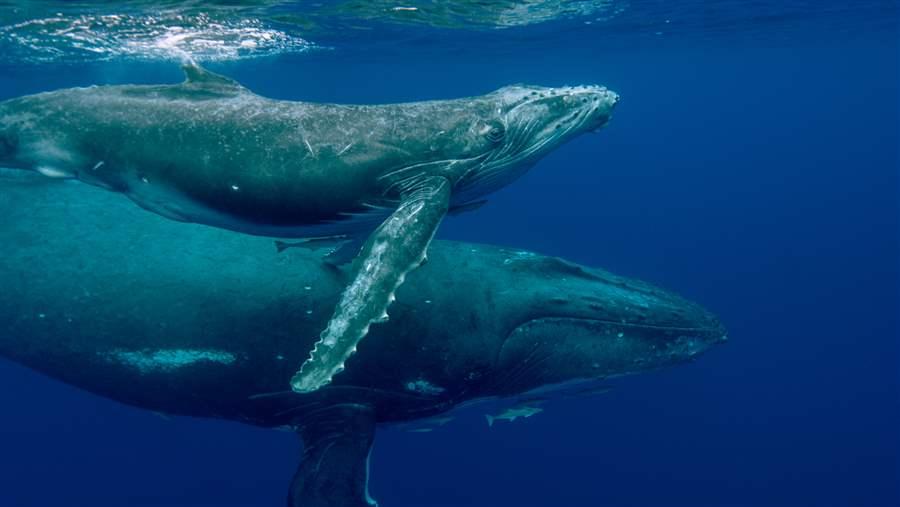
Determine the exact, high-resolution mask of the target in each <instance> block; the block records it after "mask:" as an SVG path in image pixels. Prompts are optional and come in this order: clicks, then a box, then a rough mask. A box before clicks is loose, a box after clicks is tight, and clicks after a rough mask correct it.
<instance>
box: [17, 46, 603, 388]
mask: <svg viewBox="0 0 900 507" xmlns="http://www.w3.org/2000/svg"><path fill="white" fill-rule="evenodd" d="M184 69H185V73H186V75H187V79H186V81H184V82H183V83H180V84H176V85H154V86H148V85H120V86H102V87H90V88H72V89H65V90H58V91H54V92H48V93H41V94H37V95H31V96H26V97H21V98H17V99H12V100H8V101H5V102H3V103H0V166H6V167H16V168H22V169H30V170H35V171H39V172H41V173H43V174H45V175H48V176H56V177H71V178H77V179H79V180H81V181H83V182H87V183H90V184H94V185H97V186H101V187H104V188H107V189H110V190H113V191H116V192H120V193H122V194H124V195H127V196H128V197H129V198H131V199H132V200H133V201H134V202H136V203H137V204H139V205H140V206H142V207H144V208H146V209H148V210H151V211H153V212H155V213H157V214H160V215H162V216H165V217H168V218H171V219H175V220H179V221H186V222H196V223H200V224H206V225H211V226H216V227H221V228H225V229H231V230H235V231H241V232H245V233H250V234H256V235H266V236H280V237H286V236H293V237H316V236H323V235H345V236H351V237H354V238H355V240H354V241H352V242H351V243H350V244H349V246H347V248H348V249H349V250H350V252H349V253H350V255H351V257H350V258H352V256H355V257H356V259H357V261H356V262H355V263H354V267H353V274H352V276H350V277H348V282H347V287H346V288H345V290H344V291H343V293H342V297H341V298H339V299H338V300H337V301H336V303H335V310H334V314H333V316H332V318H331V319H329V320H328V321H327V322H326V325H325V326H323V327H324V331H322V333H321V335H320V339H319V340H318V341H316V342H315V343H314V344H310V345H311V346H310V348H311V350H312V354H311V356H310V357H308V358H307V359H306V360H305V361H304V362H303V365H302V367H301V370H300V371H299V372H298V373H297V375H296V376H295V377H294V378H293V379H292V381H291V385H292V387H293V389H294V390H297V391H312V390H315V389H318V388H319V387H321V386H323V385H325V384H327V383H328V382H330V381H331V379H332V377H333V376H334V375H335V374H337V373H338V372H340V371H342V370H343V368H344V363H345V361H346V359H347V358H348V357H349V356H350V355H351V354H352V353H353V352H354V351H355V347H356V345H357V344H358V343H359V341H360V340H361V339H362V338H363V337H364V336H365V335H366V333H367V332H368V329H369V326H370V325H371V324H373V323H376V322H379V321H381V320H383V319H386V318H388V314H387V310H388V308H389V306H390V304H391V302H392V301H393V299H394V297H395V294H394V293H395V291H396V289H397V287H399V286H400V284H401V283H403V280H404V278H405V276H406V275H407V273H409V272H410V271H411V270H413V269H415V268H416V267H417V266H418V265H420V264H421V263H422V262H423V261H424V259H425V255H426V250H427V247H428V244H429V242H430V241H431V238H432V237H433V236H434V232H435V230H436V229H437V228H438V226H439V224H440V222H441V220H442V219H443V217H444V215H445V214H446V213H447V212H448V210H453V209H457V210H465V209H469V208H472V207H476V206H474V205H473V203H476V202H477V201H478V199H480V198H481V197H483V196H484V195H486V194H488V193H490V192H492V191H494V190H496V189H498V188H500V187H502V186H504V185H506V184H507V183H509V182H510V181H512V180H514V179H515V178H517V177H518V176H519V175H521V174H522V173H524V172H525V171H526V170H527V169H528V168H529V167H531V166H532V165H533V164H534V163H535V162H536V161H537V160H538V159H540V158H541V157H542V156H543V155H545V154H546V153H548V152H550V151H551V150H553V149H554V148H556V147H557V146H559V145H560V144H562V143H564V142H566V141H567V140H569V139H572V138H573V137H575V136H577V135H579V134H582V133H584V132H588V131H591V130H596V129H599V128H601V127H602V126H604V125H605V124H606V123H607V122H608V121H609V119H610V116H611V114H612V110H613V108H614V107H615V105H616V103H617V101H618V95H616V94H615V93H613V92H611V91H609V90H607V89H606V88H603V87H599V86H578V87H562V88H545V87H537V86H508V87H505V88H501V89H499V90H497V91H495V92H493V93H490V94H487V95H484V96H480V97H470V98H465V99H456V100H436V101H426V102H415V103H406V104H386V105H337V104H312V103H304V102H294V101H282V100H273V99H269V98H266V97H262V96H259V95H256V94H254V93H252V92H250V91H249V90H247V89H246V88H244V87H243V86H241V85H240V84H238V83H237V82H235V81H233V80H231V79H229V78H227V77H224V76H220V75H217V74H213V73H211V72H208V71H207V70H205V69H202V68H200V67H198V66H196V65H193V64H188V65H185V67H184Z"/></svg>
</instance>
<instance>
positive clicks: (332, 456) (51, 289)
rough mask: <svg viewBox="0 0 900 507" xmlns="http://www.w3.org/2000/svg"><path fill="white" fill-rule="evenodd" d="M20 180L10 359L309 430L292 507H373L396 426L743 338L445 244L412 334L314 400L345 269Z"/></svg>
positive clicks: (2, 333)
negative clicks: (305, 376)
mask: <svg viewBox="0 0 900 507" xmlns="http://www.w3.org/2000/svg"><path fill="white" fill-rule="evenodd" d="M22 175H28V173H16V172H10V171H0V216H3V217H4V219H3V220H2V221H0V243H2V244H4V245H7V249H6V251H5V253H4V262H2V263H0V284H2V287H3V290H0V356H2V357H5V358H8V359H10V360H12V361H16V362H18V363H21V364H23V365H26V366H28V367H31V368H33V369H35V370H38V371H40V372H43V373H45V374H47V375H49V376H51V377H54V378H57V379H60V380H62V381H64V382H66V383H68V384H71V385H74V386H77V387H80V388H82V389H86V390H89V391H91V392H94V393H96V394H99V395H101V396H105V397H108V398H111V399H114V400H118V401H119V402H122V403H127V404H130V405H134V406H138V407H143V408H145V409H148V410H153V411H156V412H160V413H165V414H177V415H187V416H196V417H215V418H224V419H229V420H234V421H240V422H243V423H247V424H253V425H258V426H263V427H288V428H292V429H294V430H296V431H297V433H298V434H299V435H300V436H301V437H302V439H303V440H304V444H305V447H304V457H303V460H302V461H301V464H300V468H299V470H298V472H297V474H296V476H295V478H294V480H293V482H292V484H291V486H290V495H289V505H290V506H292V507H300V506H304V507H338V506H340V507H348V506H351V507H352V506H365V505H371V502H370V499H369V497H368V493H367V489H366V485H367V480H368V467H367V460H368V455H369V450H370V446H371V445H372V441H373V438H374V429H375V427H376V425H378V424H385V423H397V422H403V421H418V420H425V419H433V420H437V419H434V418H435V417H436V416H439V415H440V414H443V413H445V412H447V411H448V410H451V409H453V408H454V407H457V406H459V405H461V404H464V403H468V402H471V401H473V400H478V399H482V398H490V397H510V396H517V395H520V394H523V393H528V392H529V391H534V390H535V389H541V388H544V389H546V388H547V386H556V385H559V384H561V383H566V382H570V381H575V380H581V381H585V382H590V381H591V380H598V379H603V378H608V377H615V376H618V375H624V374H629V373H637V372H641V371H646V370H652V369H656V368H661V367H665V366H669V365H675V364H679V363H682V362H684V361H687V360H690V359H693V358H695V357H697V355H699V354H700V353H702V352H704V351H706V350H707V349H709V348H710V347H711V346H713V345H714V344H716V343H719V342H720V341H721V340H722V339H723V338H724V336H725V331H724V330H723V328H722V326H721V324H720V323H719V321H718V320H717V319H716V318H715V316H713V315H712V314H710V313H709V312H707V311H706V310H704V309H703V308H701V307H700V306H698V305H696V304H694V303H691V302H689V301H686V300H684V299H682V298H680V297H678V296H676V295H674V294H672V293H670V292H667V291H663V290H661V289H658V288H656V287H653V286H652V285H649V284H646V283H643V282H639V281H636V280H630V279H627V278H622V277H619V276H615V275H613V274H610V273H607V272H605V271H602V270H598V269H590V268H586V267H582V266H579V265H577V264H572V263H569V262H566V261H563V260H560V259H556V258H550V257H544V256H541V255H537V254H533V253H529V252H524V251H519V250H513V249H505V248H498V247H492V246H486V245H472V244H464V243H451V242H443V241H436V242H435V243H434V245H432V247H431V251H432V252H431V255H430V260H429V262H428V263H427V264H426V265H424V266H423V267H422V268H421V269H419V270H417V271H415V272H413V273H411V274H410V276H409V279H408V280H407V282H406V283H405V284H404V285H403V286H402V287H401V288H400V289H399V290H398V293H397V302H396V303H395V313H396V318H392V319H391V320H389V321H388V322H385V323H384V324H383V325H379V326H374V327H373V328H372V333H371V335H370V337H369V338H368V339H367V340H365V341H364V342H363V343H361V344H360V347H359V351H358V353H357V354H355V355H354V356H353V357H351V358H350V359H349V361H348V362H349V366H350V367H348V368H347V370H346V371H345V372H344V373H343V374H342V375H340V376H337V377H335V380H334V382H332V383H330V384H329V385H327V386H324V387H323V388H322V389H318V390H316V391H314V392H309V393H297V392H294V391H293V390H290V389H287V385H286V382H287V380H288V379H290V377H291V376H292V375H293V373H294V368H293V365H294V364H295V362H296V361H298V360H299V359H300V358H302V357H304V356H305V355H306V354H307V353H308V348H309V347H310V346H311V344H312V341H313V340H315V336H314V333H313V331H315V330H316V329H318V328H320V327H321V326H322V325H324V323H325V322H326V321H327V319H328V317H329V314H330V307H331V306H332V305H334V303H335V301H336V300H337V299H338V298H339V297H340V294H341V290H342V288H343V286H344V284H345V283H346V282H345V279H346V277H347V276H349V273H348V272H347V269H343V270H335V269H332V268H329V267H327V266H326V265H325V264H323V263H322V262H321V261H320V259H319V258H318V257H316V256H315V255H313V254H312V253H311V252H308V251H305V250H299V249H291V250H288V251H285V252H283V253H281V254H279V253H277V252H276V251H275V249H273V248H272V245H271V242H270V241H269V240H266V239H263V238H254V237H251V236H246V235H235V234H229V233H227V232H226V231H221V230H217V229H211V228H204V227H201V226H196V225H183V224H175V223H173V222H171V221H168V220H165V219H162V218H159V217H157V216H154V215H152V214H149V213H144V212H142V211H140V210H137V209H136V208H134V207H133V206H131V205H129V204H128V203H127V202H125V201H124V200H122V199H118V198H117V197H116V196H114V195H112V194H109V193H107V192H102V191H99V190H91V189H84V188H78V187H79V185H78V184H76V183H73V182H60V181H55V180H47V179H45V178H40V177H37V176H36V175H33V176H34V177H32V178H28V177H25V178H23V177H22ZM7 176H8V177H7ZM285 280H292V281H297V282H298V283H299V284H300V285H301V290H300V294H299V295H298V293H297V291H296V290H295V288H294V284H293V283H286V282H285ZM297 330H300V331H301V332H300V333H299V336H302V337H303V336H305V337H308V338H307V339H306V341H303V340H298V339H297V338H296V337H297V336H298V334H297ZM541 396H542V397H543V396H546V394H543V393H542V394H541ZM0 459H2V457H0ZM98 487H100V485H98Z"/></svg>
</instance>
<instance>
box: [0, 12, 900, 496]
mask: <svg viewBox="0 0 900 507" xmlns="http://www.w3.org/2000/svg"><path fill="white" fill-rule="evenodd" d="M754 3H755V2H747V3H745V4H741V3H739V2H729V3H723V4H722V5H724V6H725V7H723V9H725V10H726V12H727V13H728V14H729V15H730V16H731V18H728V19H737V20H743V21H735V22H733V23H732V24H730V25H729V24H727V23H725V24H724V26H721V24H716V23H713V22H712V21H708V22H707V23H706V24H704V22H703V19H704V18H703V16H702V15H700V16H699V17H695V18H694V19H695V20H697V19H699V21H697V22H696V23H695V24H693V25H689V26H686V27H684V28H682V29H681V30H680V31H678V32H677V33H674V34H672V35H669V34H666V33H663V34H661V35H656V31H657V29H656V26H655V25H653V23H650V21H653V20H654V19H655V17H654V12H655V11H654V8H655V7H658V8H659V9H660V11H659V12H660V17H665V16H671V17H673V19H677V16H678V14H679V12H685V13H687V12H688V11H690V12H694V11H696V10H701V11H702V10H703V6H702V4H690V3H688V2H684V5H683V6H679V2H671V3H667V4H666V6H665V11H663V10H662V3H659V4H657V3H654V2H645V3H638V2H635V3H634V4H635V5H634V8H635V9H637V10H638V12H639V13H640V16H638V15H636V14H631V16H632V18H626V19H633V18H637V19H638V21H640V20H644V21H645V23H643V24H641V23H638V22H637V21H633V22H632V21H629V23H625V22H620V23H618V24H616V22H615V20H613V21H611V22H610V23H611V25H610V26H611V27H612V28H611V29H610V30H609V31H604V30H603V29H602V28H601V27H599V26H602V23H600V22H598V23H597V24H592V25H589V26H588V28H585V26H586V25H583V23H582V22H581V20H577V21H566V22H562V21H560V22H555V24H554V22H551V23H550V24H549V25H536V26H535V27H526V28H521V29H513V30H512V31H478V32H475V33H471V34H470V35H469V36H467V35H465V33H466V32H465V31H463V32H460V31H459V30H458V29H436V28H434V29H429V28H409V29H408V30H409V32H408V33H411V34H413V35H411V36H410V38H409V40H405V39H404V38H403V37H400V36H397V35H396V34H397V33H400V34H403V33H407V32H404V31H403V29H402V28H397V27H394V28H392V29H390V30H394V32H390V36H385V37H384V38H383V40H377V39H378V37H377V36H376V35H371V34H368V35H365V36H349V35H348V36H347V37H346V38H345V39H341V38H340V37H338V36H334V35H330V36H326V35H327V34H326V35H322V37H320V38H319V40H321V41H324V43H325V44H327V45H329V46H330V47H331V48H332V49H328V50H320V51H310V52H305V53H281V54H273V55H270V56H265V57H261V58H254V59H240V60H225V61H219V62H212V63H210V64H209V66H210V68H211V69H213V70H216V71H218V72H222V73H225V74H228V75H229V76H232V77H234V78H236V79H238V80H239V81H241V82H242V83H243V84H245V85H246V86H247V87H249V88H251V89H252V90H254V91H255V92H257V93H260V94H263V95H268V96H273V97H279V98H291V99H303V100H312V101H335V102H390V101H401V100H402V101H406V100H420V99H429V98H444V97H456V96H465V95H471V94H481V93H485V92H488V91H490V90H493V89H495V88H497V87H499V86H502V85H505V84H509V83H516V82H529V83H539V84H544V85H562V84H574V83H601V84H604V85H607V86H609V87H610V88H612V89H614V90H616V91H617V92H619V93H620V94H621V96H622V102H621V104H620V105H619V106H618V108H617V110H616V113H615V118H614V119H613V121H612V122H611V123H610V125H609V126H608V127H607V128H605V129H603V130H602V131H600V132H599V133H598V134H597V135H590V136H582V137H581V138H578V139H576V140H575V141H573V142H571V143H570V144H567V145H565V146H564V147H562V148H560V149H559V150H557V151H556V152H554V153H552V154H551V155H550V156H549V157H547V158H546V159H545V160H543V161H542V162H541V163H540V164H539V165H538V166H537V167H536V168H535V169H533V170H532V171H531V172H530V173H529V174H527V175H526V176H525V177H523V178H522V179H521V180H519V181H518V182H516V183H515V184H513V185H511V186H510V187H508V188H506V189H504V190H502V191H500V192H499V193H497V194H495V195H493V196H492V197H491V199H490V203H489V204H488V205H487V206H485V207H483V208H482V209H480V210H479V211H478V212H477V213H472V214H467V215H463V216H460V217H458V218H454V219H451V220H448V221H447V222H445V224H444V225H443V226H442V228H441V230H440V232H439V237H442V238H447V239H456V240H465V241H476V242H485V243H493V244H501V245H512V246H516V247H520V248H525V249H529V250H534V251H537V252H541V253H546V254H553V255H559V256H561V257H565V258H568V259H571V260H573V261H577V262H580V263H584V264H589V265H596V266H602V267H604V268H606V269H609V270H611V271H613V272H616V273H619V274H623V275H627V276H634V277H638V278H642V279H645V280H648V281H651V282H653V283H656V284H660V285H662V286H664V287H667V288H669V289H672V290H674V291H676V292H678V293H680V294H682V295H684V296H685V297H688V298H689V299H692V300H695V301H698V302H700V303H702V304H704V305H705V306H707V307H708V308H710V309H711V310H712V311H714V312H715V313H717V314H718V315H719V316H720V317H721V319H722V321H723V322H724V324H725V325H726V326H727V328H728V329H729V335H730V337H731V340H730V342H729V343H728V344H727V345H725V346H722V347H718V348H716V349H715V350H714V351H712V352H710V353H709V354H706V355H704V356H702V357H701V358H700V359H699V360H698V361H697V362H696V363H692V364H687V365H682V366H678V367H674V368H671V369H668V370H664V371H660V372H656V373H651V374H644V375H638V376H633V377H628V378H623V379H620V380H618V381H617V382H616V386H617V387H616V389H615V390H614V391H612V392H610V393H608V394H605V395H603V396H601V397H597V398H591V399H589V400H561V401H557V402H554V404H553V405H552V406H551V408H550V409H548V410H547V411H546V412H545V413H542V414H540V415H539V416H535V417H532V418H529V419H527V420H524V421H521V422H516V423H515V424H510V425H506V426H504V427H502V428H497V427H495V428H493V429H489V428H488V427H487V425H485V424H484V420H483V419H479V418H470V419H461V420H459V421H456V422H454V423H453V424H450V425H448V426H446V427H444V428H442V429H441V430H440V431H435V432H433V433H428V434H417V433H405V432H401V431H398V430H396V429H385V430H383V431H380V432H379V434H378V438H377V441H376V444H375V449H374V453H373V456H372V481H371V488H372V493H373V496H374V497H375V498H377V499H378V500H379V501H380V503H381V505H384V506H388V507H391V506H393V507H400V506H424V505H438V506H463V505H466V506H469V505H471V506H532V505H534V506H538V505H540V506H573V507H574V506H597V505H615V506H688V505H691V506H693V505H704V506H763V505H779V506H780V505H784V506H788V505H790V506H807V505H808V506H848V507H849V506H854V507H855V506H860V507H863V506H871V507H881V506H894V505H900V430H898V428H900V373H898V371H900V370H898V361H900V350H898V337H900V334H898V313H900V312H898V309H900V289H898V284H900V246H898V238H900V208H898V202H900V200H898V193H900V182H898V172H900V163H898V157H900V149H898V146H900V143H898V140H900V127H898V122H900V92H898V91H900V82H898V81H900V56H898V52H900V48H898V40H900V39H898V31H897V26H896V24H897V20H896V14H897V10H896V7H897V5H896V3H894V2H881V3H879V2H866V3H865V5H866V6H868V10H865V9H863V10H862V13H858V12H857V13H856V14H855V15H854V16H849V15H848V16H845V17H840V16H838V15H836V14H828V13H827V10H828V9H827V8H826V7H828V6H831V7H837V6H840V2H827V3H823V4H820V5H818V6H813V5H811V4H807V3H806V2H795V3H796V4H797V8H796V9H794V10H793V11H791V10H790V9H785V10H788V11H791V12H793V14H792V15H791V16H792V17H788V18H787V21H784V20H774V21H773V20H772V19H769V18H763V19H756V18H755V17H754V16H753V15H752V14H753V12H754V5H753V4H754ZM848 5H850V3H849V2H848ZM860 5H863V4H860ZM679 7H681V8H682V11H679ZM692 9H693V10H692ZM794 11H796V12H794ZM822 12H825V14H822ZM720 14H721V13H717V14H716V16H717V18H716V19H719V18H721V17H722V16H721V15H720ZM626 16H627V14H626ZM657 21H658V20H657ZM655 22H656V21H654V23H655ZM651 25H653V26H651ZM376 26H378V25H376ZM648 26H649V28H648ZM591 27H596V29H593V28H591ZM629 29H633V31H634V33H629ZM385 30H386V31H387V30H389V29H387V28H385ZM610 32H611V33H610ZM386 33H388V32H386ZM310 39H311V40H313V41H314V42H315V41H317V39H316V38H315V37H313V36H310ZM342 40H343V42H344V45H343V46H342V45H341V43H342ZM179 79H180V71H179V70H178V66H177V64H176V63H175V62H173V61H163V60H155V59H151V60H135V59H126V58H111V59H108V60H103V61H85V62H74V63H73V62H42V63H22V62H14V61H13V62H11V61H5V62H4V63H3V66H2V67H0V98H9V97H13V96H17V95H21V94H25V93H34V92H37V91H43V90H50V89H55V88H60V87H66V86H75V85H87V84H92V83H106V82H110V83H111V82H115V83H121V82H157V81H166V82H174V81H177V80H179ZM5 247H6V248H15V245H5ZM0 283H2V282H0ZM0 290H2V285H0ZM0 385H2V386H4V387H3V388H0V407H2V408H0V414H2V417H0V506H47V505H73V506H107V505H109V506H112V505H125V504H130V505H142V506H163V505H177V506H188V505H190V506H208V505H235V506H237V505H241V506H250V505H253V506H256V505H259V506H267V505H281V504H282V502H283V498H284V495H285V490H286V485H287V481H288V480H289V478H290V476H291V474H292V473H293V471H294V469H295V466H296V461H297V458H298V455H299V448H300V446H299V442H298V441H297V439H296V438H294V437H292V436H291V435H289V434H285V433H279V432H272V431H266V430H260V429H255V428H251V427H246V426H242V425H239V424H235V423H227V422H221V421H209V420H192V419H185V418H175V419H173V420H163V419H161V418H159V417H157V416H155V415H153V414H151V413H149V412H144V411H141V410H138V409H135V408H130V407H125V406H121V405H118V404H116V403H114V402H111V401H107V400H104V399H101V398H98V397H95V396H93V395H89V394H86V393H84V392H81V391H78V390H76V389H74V388H72V387H69V386H66V385H63V384H61V383H59V382H56V381H53V380H49V379H47V378H44V377H42V376H40V375H38V374H36V373H32V372H30V371H28V370H26V369H24V368H22V367H19V366H17V365H13V364H11V363H7V362H3V363H0Z"/></svg>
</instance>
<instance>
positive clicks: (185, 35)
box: [0, 12, 316, 62]
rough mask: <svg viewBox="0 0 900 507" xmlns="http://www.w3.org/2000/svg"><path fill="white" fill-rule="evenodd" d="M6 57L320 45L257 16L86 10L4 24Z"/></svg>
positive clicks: (210, 56) (261, 52)
mask: <svg viewBox="0 0 900 507" xmlns="http://www.w3.org/2000/svg"><path fill="white" fill-rule="evenodd" d="M0 46H3V47H7V48H9V49H10V51H6V52H7V53H10V54H7V55H5V56H0V58H3V59H9V58H16V57H18V58H19V61H21V60H26V61H33V62H41V61H60V60H61V61H66V60H85V59H88V60H89V59H100V60H104V59H113V58H140V59H178V60H183V59H192V60H196V61H221V60H235V59H240V58H247V57H256V56H269V55H273V54H278V53H288V52H292V53H296V52H303V51H308V50H310V49H313V48H315V47H316V46H315V44H313V43H311V42H309V41H307V40H306V39H304V38H302V37H299V36H298V35H295V34H291V33H288V32H286V31H284V30H279V29H276V28H274V27H272V26H269V25H267V24H266V23H264V22H263V21H261V20H259V19H256V18H240V17H233V18H227V19H226V18H223V19H218V18H215V17H213V16H211V15H209V14H205V13H199V14H182V13H178V12H163V13H156V14H139V15H131V14H105V15H99V14H98V15H95V14H82V15H71V16H67V15H62V14H58V15H55V16H50V17H45V18H40V19H31V20H28V21H23V22H20V23H16V24H12V25H6V26H2V27H0Z"/></svg>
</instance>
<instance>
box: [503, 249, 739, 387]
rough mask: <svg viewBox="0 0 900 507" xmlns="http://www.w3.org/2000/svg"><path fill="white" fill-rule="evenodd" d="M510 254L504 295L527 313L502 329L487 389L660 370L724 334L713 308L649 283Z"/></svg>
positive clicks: (698, 351) (686, 358)
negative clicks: (702, 305) (514, 275)
mask: <svg viewBox="0 0 900 507" xmlns="http://www.w3.org/2000/svg"><path fill="white" fill-rule="evenodd" d="M510 259H511V262H510V263H509V264H507V265H506V268H507V269H508V270H511V271H514V272H516V277H515V278H514V279H511V280H509V281H508V283H507V290H508V294H509V296H507V297H515V298H517V300H518V301H519V303H518V306H519V307H521V308H524V309H525V311H524V312H522V313H519V314H517V315H516V318H515V319H511V320H510V321H509V323H508V324H506V325H505V326H504V327H503V329H502V334H503V335H505V337H504V338H502V342H501V345H500V349H499V353H498V354H497V359H496V363H495V365H494V368H493V371H492V375H491V376H492V378H491V380H490V381H489V382H488V384H487V391H488V393H487V394H489V395H501V396H504V395H515V394H522V393H526V392H530V391H534V390H538V389H542V390H550V391H552V390H553V389H555V388H558V387H559V386H560V385H561V384H569V383H573V382H584V381H588V382H589V381H596V380H602V379H606V378H609V377H616V376H621V375H626V374H631V373H638V372H642V371H646V370H654V369H658V368H663V367H666V366H670V365H675V364H679V363H683V362H686V361H691V360H693V359H695V358H696V357H698V356H699V355H700V354H701V353H703V352H704V351H706V350H708V349H709V348H710V347H712V346H713V345H715V344H717V343H721V342H723V341H725V340H726V331H725V330H724V328H723V327H722V325H721V324H720V322H719V321H718V320H717V319H716V317H715V316H714V315H712V314H711V313H710V312H708V311H707V310H705V309H703V308H702V307H700V306H699V305H697V304H695V303H692V302H690V301H687V300H685V299H683V298H681V297H679V296H677V295H675V294H672V293H670V292H668V291H665V290H662V289H659V288H657V287H654V286H652V285H650V284H646V283H643V282H640V281H637V280H632V279H628V278H622V277H618V276H615V275H612V274H610V273H607V272H604V271H602V270H594V269H589V268H584V267H582V266H579V265H577V264H572V263H569V262H566V261H563V260H560V259H553V258H547V257H541V256H523V257H521V258H516V257H515V256H511V257H510ZM516 264H518V265H516Z"/></svg>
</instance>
